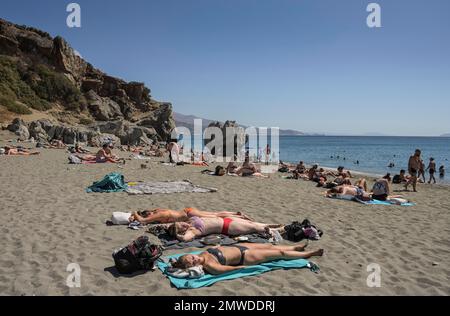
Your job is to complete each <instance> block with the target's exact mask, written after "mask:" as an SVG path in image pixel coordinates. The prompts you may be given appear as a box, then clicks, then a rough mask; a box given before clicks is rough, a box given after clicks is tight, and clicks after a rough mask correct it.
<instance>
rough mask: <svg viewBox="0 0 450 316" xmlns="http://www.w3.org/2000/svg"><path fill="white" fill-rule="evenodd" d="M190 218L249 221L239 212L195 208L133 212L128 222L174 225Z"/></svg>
mask: <svg viewBox="0 0 450 316" xmlns="http://www.w3.org/2000/svg"><path fill="white" fill-rule="evenodd" d="M192 217H209V218H224V217H232V218H241V219H247V220H250V218H249V217H248V216H246V215H244V214H243V213H241V212H228V211H221V212H207V211H200V210H198V209H196V208H193V207H189V208H185V209H184V210H181V211H175V210H168V209H155V210H148V211H144V212H141V213H138V212H134V213H133V214H132V215H131V216H130V218H129V221H130V222H133V221H138V222H140V223H141V224H143V225H147V224H152V223H153V224H156V223H163V224H165V223H175V222H185V221H188V220H189V219H190V218H192Z"/></svg>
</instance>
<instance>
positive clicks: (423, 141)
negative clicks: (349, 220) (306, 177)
mask: <svg viewBox="0 0 450 316" xmlns="http://www.w3.org/2000/svg"><path fill="white" fill-rule="evenodd" d="M279 144H280V159H281V160H282V161H285V162H292V163H298V162H299V161H301V160H302V161H304V162H305V163H306V164H314V163H318V164H319V165H320V166H323V167H331V168H337V167H338V166H344V167H345V168H346V169H350V170H355V171H360V172H364V173H370V174H377V175H384V174H386V173H388V172H389V173H391V175H392V176H393V175H394V174H398V173H399V171H400V170H401V169H405V170H407V166H408V159H409V157H410V156H411V155H412V154H413V153H414V151H415V150H416V149H420V150H422V159H423V160H424V162H425V166H426V167H428V163H429V159H430V157H433V158H434V159H435V162H436V166H437V169H439V167H440V166H441V165H444V166H445V170H446V172H450V161H449V160H450V138H446V137H363V136H361V137H357V136H281V137H280V142H279ZM357 162H359V163H357ZM391 163H392V164H394V165H395V166H394V167H393V168H389V167H388V166H389V164H391ZM435 177H436V180H437V181H438V182H447V183H450V173H449V174H446V176H445V178H444V179H439V172H437V173H436V174H435ZM426 180H427V181H428V173H426Z"/></svg>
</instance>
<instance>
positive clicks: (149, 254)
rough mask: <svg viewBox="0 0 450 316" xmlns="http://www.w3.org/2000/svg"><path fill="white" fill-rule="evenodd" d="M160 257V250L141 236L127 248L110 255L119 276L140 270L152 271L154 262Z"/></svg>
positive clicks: (145, 237)
mask: <svg viewBox="0 0 450 316" xmlns="http://www.w3.org/2000/svg"><path fill="white" fill-rule="evenodd" d="M161 255H162V248H161V246H158V245H153V244H151V243H150V242H149V240H148V237H147V236H141V237H139V238H138V239H136V240H135V241H133V242H132V243H131V244H129V245H128V246H126V247H124V248H121V249H119V250H117V251H115V252H114V253H113V254H112V257H113V259H114V264H115V267H116V269H117V271H119V273H121V274H131V273H134V272H137V271H142V270H146V271H148V270H153V268H154V264H155V261H156V260H158V258H159V257H161Z"/></svg>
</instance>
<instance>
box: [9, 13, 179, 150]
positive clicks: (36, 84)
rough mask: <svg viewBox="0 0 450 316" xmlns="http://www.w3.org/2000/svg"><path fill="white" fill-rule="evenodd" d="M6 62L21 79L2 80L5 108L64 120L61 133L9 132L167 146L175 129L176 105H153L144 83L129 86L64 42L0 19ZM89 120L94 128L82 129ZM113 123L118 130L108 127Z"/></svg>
mask: <svg viewBox="0 0 450 316" xmlns="http://www.w3.org/2000/svg"><path fill="white" fill-rule="evenodd" d="M0 62H2V64H1V66H2V67H9V69H7V70H8V71H9V70H11V77H12V78H14V80H15V82H12V80H11V79H8V80H6V79H5V80H3V81H1V80H2V79H1V78H0V95H2V94H3V95H5V96H8V99H6V97H4V98H3V99H2V98H0V106H6V108H7V109H8V110H10V111H14V110H15V109H20V110H21V111H22V112H23V108H24V107H25V109H26V108H32V109H34V110H40V111H47V112H48V113H49V114H50V115H53V116H54V118H55V120H56V121H59V122H58V123H52V126H53V127H54V129H55V133H53V130H52V132H51V133H49V130H47V129H46V127H48V125H46V123H44V126H42V125H43V123H42V122H32V123H31V124H25V123H24V122H23V121H21V122H20V124H19V122H18V121H15V123H13V124H11V125H10V126H9V127H8V129H11V130H14V132H15V133H17V134H18V136H19V137H20V138H26V137H27V136H31V137H35V136H37V138H39V137H44V138H47V139H48V138H52V137H57V136H58V137H60V136H61V135H64V136H63V137H64V138H65V139H66V140H69V141H71V140H72V139H73V138H76V137H75V135H76V134H77V133H81V134H82V135H84V136H83V137H82V138H85V136H86V135H87V134H85V133H87V132H85V131H90V132H93V133H94V132H96V131H97V130H100V132H101V133H103V131H104V132H110V133H111V134H114V135H116V136H117V137H118V138H119V139H120V140H121V141H122V143H125V144H128V143H130V142H132V143H134V142H136V140H137V139H140V140H142V141H143V142H148V141H149V139H154V140H164V141H165V140H167V139H168V138H169V137H170V133H171V131H172V129H173V128H174V127H175V123H174V120H173V117H172V116H173V113H172V105H171V104H170V103H162V102H158V101H155V100H153V99H152V98H151V95H150V89H148V88H147V87H146V86H145V85H144V84H143V83H138V82H125V81H124V80H121V79H119V78H115V77H112V76H109V75H107V74H105V73H103V72H102V71H100V70H98V69H96V68H94V67H93V66H92V65H91V64H89V63H88V62H86V61H85V60H83V59H82V58H81V57H80V56H79V54H77V53H76V52H75V51H74V50H73V49H72V48H71V47H70V45H69V44H68V43H67V42H66V41H65V40H64V39H63V38H61V37H55V38H52V37H51V36H50V35H49V34H48V33H45V32H42V31H40V30H37V29H34V28H30V27H25V26H19V25H15V24H13V23H10V22H7V21H5V20H2V19H0ZM17 87H19V88H20V89H19V88H17ZM22 90H23V91H25V90H26V91H27V93H26V96H23V95H22V94H25V93H20V92H21V91H22ZM2 103H8V104H2ZM8 106H9V107H8ZM17 113H19V111H17ZM61 117H63V118H64V121H61V119H60V118H61ZM83 119H84V120H85V121H92V122H93V124H90V125H89V126H88V127H86V126H81V125H79V124H78V123H79V121H81V120H83ZM110 121H113V123H112V125H111V124H110V125H108V124H104V123H109V122H110ZM118 122H120V123H118ZM17 124H19V125H17ZM17 126H18V127H17ZM57 126H60V127H61V128H58V127H57ZM16 127H17V128H16ZM25 128H26V129H27V130H25ZM71 128H72V129H71ZM27 131H28V132H29V133H30V135H27ZM44 132H45V133H44ZM61 133H62V134H61ZM19 134H20V135H19ZM55 135H56V136H55ZM78 136H80V135H79V134H78ZM35 138H36V137H35Z"/></svg>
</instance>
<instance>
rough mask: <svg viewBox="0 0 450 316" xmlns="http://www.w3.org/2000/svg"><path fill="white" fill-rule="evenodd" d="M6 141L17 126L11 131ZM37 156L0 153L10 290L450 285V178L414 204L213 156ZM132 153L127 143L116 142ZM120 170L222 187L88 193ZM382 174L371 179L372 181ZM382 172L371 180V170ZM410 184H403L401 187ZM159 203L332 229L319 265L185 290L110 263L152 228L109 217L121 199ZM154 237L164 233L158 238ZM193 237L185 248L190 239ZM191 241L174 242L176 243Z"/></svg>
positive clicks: (131, 175)
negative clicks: (255, 173) (76, 268)
mask: <svg viewBox="0 0 450 316" xmlns="http://www.w3.org/2000/svg"><path fill="white" fill-rule="evenodd" d="M0 135H1V136H0V140H1V141H0V145H1V146H4V145H5V144H6V142H5V140H7V139H9V138H11V135H12V134H9V133H6V132H1V134H0ZM40 151H41V155H39V156H33V157H6V156H0V192H1V195H0V220H1V222H2V225H1V230H0V238H1V240H2V250H3V251H2V252H3V253H2V256H1V258H0V294H1V295H240V296H245V295H449V294H450V283H449V276H450V267H449V262H450V238H449V237H450V225H449V224H450V220H449V213H448V212H449V209H450V195H449V192H450V187H448V186H438V185H433V186H430V185H420V186H419V187H418V188H419V192H418V193H412V192H405V193H404V195H405V196H406V197H407V198H408V199H410V200H412V201H413V202H415V203H417V205H416V206H412V207H400V206H366V205H361V204H358V203H355V202H347V201H339V200H331V199H327V198H325V197H324V196H323V194H322V193H323V190H322V189H318V188H316V187H315V185H313V183H311V182H307V181H303V180H287V179H283V178H282V174H272V175H270V177H269V178H268V179H257V178H237V177H229V176H225V177H213V176H207V175H202V174H201V173H200V171H201V170H202V169H203V168H202V167H194V166H181V167H180V166H179V167H170V166H164V165H161V164H160V163H159V160H161V159H156V158H155V159H153V160H151V161H149V162H148V163H147V165H148V168H147V169H141V167H140V165H141V164H142V163H145V162H142V161H137V160H128V161H127V162H126V164H125V165H124V166H123V168H121V167H118V165H114V164H103V165H102V164H96V165H69V164H68V163H67V162H68V161H67V156H68V154H67V152H66V151H64V150H40ZM117 153H118V154H119V155H120V156H122V157H125V158H126V157H128V155H129V154H128V153H123V152H117ZM110 172H121V173H123V174H124V175H125V178H126V180H128V181H139V180H155V181H158V180H182V179H189V180H191V181H193V182H194V183H195V184H199V185H205V186H210V187H216V188H218V189H219V191H218V192H216V193H205V194H200V193H198V194H171V195H151V196H150V195H147V196H129V195H128V194H126V193H112V194H87V193H85V189H86V187H87V186H89V185H90V184H91V183H92V182H93V181H96V180H99V179H101V178H102V177H103V176H104V175H106V174H107V173H110ZM372 180H373V179H371V181H372ZM370 183H371V182H370ZM395 189H396V190H399V189H401V187H400V186H397V187H395ZM156 207H162V208H171V209H182V208H185V207H197V208H199V209H202V210H210V211H215V210H229V211H245V212H246V213H248V214H249V215H251V216H252V217H253V218H254V219H256V220H258V221H262V222H280V223H283V224H288V223H290V222H292V221H294V220H299V221H301V220H303V219H304V218H308V219H310V220H311V221H313V222H314V223H316V224H317V225H318V227H319V228H320V229H322V230H323V231H324V235H323V237H322V239H321V240H320V241H316V242H310V246H309V247H310V248H319V247H320V248H324V249H325V255H324V256H323V257H322V258H313V261H314V262H316V263H317V264H318V265H319V266H320V268H321V272H320V273H319V274H314V273H312V272H310V271H308V270H305V269H303V270H289V271H273V272H269V273H266V274H262V275H259V276H254V277H247V278H241V279H237V280H232V281H225V282H220V283H217V284H214V285H212V286H211V287H206V288H202V289H198V290H177V289H175V288H174V287H172V286H171V285H170V283H169V281H168V279H166V278H165V277H164V276H163V275H162V273H161V272H160V271H159V270H156V271H154V272H148V273H145V274H142V275H138V276H135V277H132V278H129V277H117V276H115V275H114V274H113V273H111V272H110V271H111V270H110V268H111V267H112V266H113V261H112V258H111V253H112V251H113V250H114V249H117V248H119V247H121V246H125V245H126V244H128V243H129V242H130V241H132V240H133V239H134V238H136V237H138V236H140V235H143V234H146V235H148V236H151V237H152V238H154V237H153V236H152V235H150V234H148V233H146V232H145V230H144V229H140V230H139V231H134V230H130V229H127V228H126V226H107V225H105V221H106V220H108V219H110V216H111V213H112V212H114V211H125V210H127V211H137V210H141V209H145V208H147V209H151V208H156ZM155 241H157V240H156V239H155ZM189 250H193V249H186V251H189ZM178 252H180V251H176V250H172V251H166V252H165V254H173V253H178ZM69 263H78V264H79V265H80V266H81V269H82V274H81V287H80V288H69V287H67V286H66V278H67V276H68V275H69V272H66V267H67V265H68V264H69ZM371 263H376V264H379V265H380V267H381V287H379V288H370V287H368V286H367V284H366V279H367V276H368V275H369V272H367V271H366V268H367V266H368V265H369V264H371Z"/></svg>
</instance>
